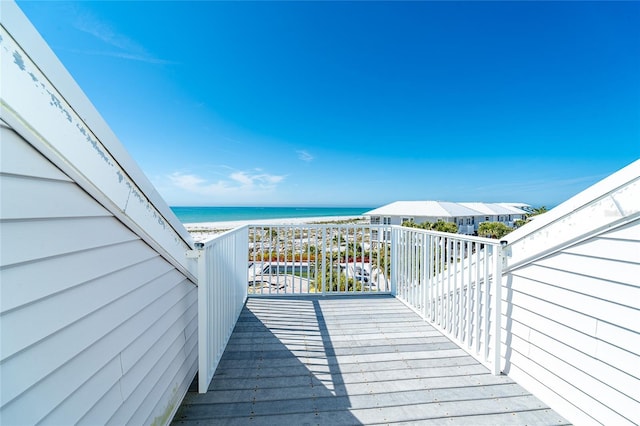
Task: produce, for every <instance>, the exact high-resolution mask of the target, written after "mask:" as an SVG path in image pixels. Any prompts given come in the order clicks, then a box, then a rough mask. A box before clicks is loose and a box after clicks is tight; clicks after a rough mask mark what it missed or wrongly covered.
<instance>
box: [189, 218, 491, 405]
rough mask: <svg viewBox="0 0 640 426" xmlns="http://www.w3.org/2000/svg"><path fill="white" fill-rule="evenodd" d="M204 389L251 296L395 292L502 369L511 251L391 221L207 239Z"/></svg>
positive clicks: (201, 270)
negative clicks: (506, 254) (506, 263)
mask: <svg viewBox="0 0 640 426" xmlns="http://www.w3.org/2000/svg"><path fill="white" fill-rule="evenodd" d="M190 257H192V258H195V259H197V260H198V339H199V343H198V347H199V349H198V356H199V361H198V362H199V372H198V375H199V376H198V380H199V387H198V391H199V392H201V393H203V392H206V391H207V388H208V386H209V383H210V381H211V379H212V378H213V375H214V373H215V370H216V367H217V365H218V363H219V361H220V358H221V356H222V353H223V352H224V348H225V346H226V344H227V342H228V340H229V337H230V336H231V333H232V331H233V328H234V326H235V324H236V322H237V319H238V316H239V315H240V312H241V311H242V307H243V305H244V303H245V301H246V298H247V297H248V296H252V297H269V296H296V295H328V294H340V295H363V294H369V295H373V294H393V295H395V296H396V297H397V298H398V299H399V300H401V301H402V302H403V303H405V304H406V305H407V306H409V307H410V308H412V309H413V310H414V311H415V312H417V313H418V314H419V315H421V316H422V317H423V318H424V319H425V320H427V321H429V322H430V323H431V324H433V325H434V326H435V327H436V328H438V329H439V330H440V331H442V332H443V333H444V334H445V335H446V336H447V337H449V338H450V339H452V340H453V341H454V342H456V343H457V344H458V345H459V346H460V347H461V348H463V349H464V350H466V351H467V352H469V353H470V354H471V355H473V356H474V357H475V358H476V359H478V360H479V361H480V362H482V363H483V364H485V365H487V366H488V367H490V368H491V369H492V370H493V373H494V374H499V373H500V361H501V360H500V312H501V307H500V298H501V294H500V293H501V279H502V247H501V245H500V243H499V242H498V241H496V240H489V239H486V238H478V237H469V236H464V235H460V234H447V233H441V232H434V231H425V230H421V229H416V228H406V227H400V226H395V225H394V226H391V225H353V224H347V225H295V226H293V225H264V226H262V225H251V226H245V227H242V228H238V229H236V230H233V231H229V232H226V233H224V234H221V235H219V236H217V237H215V238H214V239H212V240H210V241H208V242H206V243H198V244H197V245H196V250H193V251H191V252H190Z"/></svg>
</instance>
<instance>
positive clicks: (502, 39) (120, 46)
mask: <svg viewBox="0 0 640 426" xmlns="http://www.w3.org/2000/svg"><path fill="white" fill-rule="evenodd" d="M18 5H19V6H20V7H21V8H22V10H23V11H24V12H25V14H26V15H27V16H28V17H29V18H30V20H31V21H32V22H33V23H34V25H35V27H36V28H37V29H38V30H39V31H40V33H41V34H42V36H43V37H44V39H45V40H47V42H48V43H49V45H50V46H51V48H52V49H53V50H54V52H55V53H56V54H57V55H58V57H59V58H60V60H61V61H62V63H63V64H64V65H65V66H66V67H67V69H68V70H69V72H70V73H71V74H72V75H73V77H74V78H75V79H76V81H77V82H78V84H79V85H80V87H81V88H82V89H83V90H84V91H85V93H86V94H87V96H88V97H89V98H90V99H91V101H92V102H93V103H94V105H95V106H96V108H97V109H98V111H100V113H101V114H102V116H103V117H104V118H105V120H106V121H107V123H108V124H109V125H110V126H111V128H112V129H113V130H114V132H115V133H116V135H117V136H118V137H119V139H120V141H121V142H122V143H123V145H124V146H125V147H126V148H127V149H128V150H129V152H130V153H131V155H132V156H133V158H134V159H136V161H138V163H139V164H140V166H141V168H142V170H143V171H144V172H145V173H146V174H147V176H148V177H149V179H150V180H151V181H152V182H153V183H154V185H155V186H156V187H157V189H158V191H159V192H160V193H161V194H162V195H163V196H164V197H165V199H166V200H167V201H168V203H169V204H170V205H173V206H178V205H182V206H185V205H191V206H199V205H211V206H243V205H246V206H270V205H289V206H297V205H327V206H363V207H376V206H379V205H382V204H386V203H389V202H392V201H396V200H443V201H485V202H500V201H505V202H525V203H529V204H532V205H534V206H541V205H546V206H553V205H556V204H559V203H560V202H562V201H564V200H566V199H567V198H569V197H571V196H573V195H575V194H576V193H578V192H580V191H581V190H583V189H585V188H587V187H588V186H590V185H592V184H594V183H595V182H597V181H598V180H600V179H602V178H604V177H605V176H607V175H609V174H611V173H612V172H614V171H616V170H618V169H620V168H622V167H624V166H626V165H627V164H629V163H631V162H632V161H634V160H636V159H638V158H639V157H640V26H638V25H637V23H638V22H640V3H639V2H446V1H443V2H402V3H400V2H206V1H196V2H182V1H180V2H178V1H164V2H148V1H140V2H96V1H91V2H36V1H18Z"/></svg>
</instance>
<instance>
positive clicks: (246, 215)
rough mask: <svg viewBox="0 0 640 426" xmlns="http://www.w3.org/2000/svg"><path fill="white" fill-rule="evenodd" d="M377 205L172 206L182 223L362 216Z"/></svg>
mask: <svg viewBox="0 0 640 426" xmlns="http://www.w3.org/2000/svg"><path fill="white" fill-rule="evenodd" d="M374 208H375V207H171V210H173V212H174V213H175V214H176V216H178V219H180V222H182V223H196V222H227V221H232V220H260V219H288V218H292V217H326V216H360V215H362V214H363V213H364V212H367V211H369V210H373V209H374Z"/></svg>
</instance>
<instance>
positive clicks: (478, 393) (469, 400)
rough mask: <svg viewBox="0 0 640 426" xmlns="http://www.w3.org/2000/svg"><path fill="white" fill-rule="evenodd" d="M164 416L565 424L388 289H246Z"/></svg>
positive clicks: (284, 421) (230, 420)
mask: <svg viewBox="0 0 640 426" xmlns="http://www.w3.org/2000/svg"><path fill="white" fill-rule="evenodd" d="M196 390H197V387H196V386H195V385H192V387H191V390H190V392H189V393H188V394H187V396H186V398H185V399H184V401H183V404H182V406H181V407H180V409H179V410H178V413H177V414H176V416H175V418H174V420H173V422H174V423H173V424H216V425H227V424H238V425H245V424H264V425H306V424H308V425H312V424H313V425H316V424H321V425H340V424H344V425H357V424H388V423H404V424H443V423H446V424H491V425H495V424H518V425H524V424H546V425H550V424H567V421H566V420H565V419H563V418H562V417H560V416H559V415H558V414H556V413H555V412H553V411H552V410H551V409H549V408H548V407H547V406H546V405H545V404H543V403H542V402H541V401H539V400H538V399H537V398H536V397H534V396H533V395H531V394H530V393H528V392H527V391H526V390H524V389H523V388H522V387H520V386H519V385H517V384H516V383H514V382H513V381H512V380H511V379H509V377H507V376H493V375H491V374H490V373H489V371H488V370H487V369H486V368H485V367H484V366H482V365H481V364H479V363H478V362H477V361H476V360H475V359H473V358H472V357H471V356H469V355H467V354H466V353H465V352H464V351H463V350H461V349H460V348H458V347H457V346H456V345H455V344H453V343H452V342H451V341H449V340H448V339H447V338H445V337H443V336H442V334H440V333H439V332H438V331H436V330H435V329H434V328H433V327H431V326H430V325H429V324H428V323H425V322H424V321H422V320H421V319H420V318H419V317H418V316H417V315H416V314H415V313H414V312H412V311H411V310H410V309H408V308H407V307H405V306H404V305H403V304H402V303H401V302H400V301H398V300H396V299H395V298H393V297H391V296H366V297H326V298H319V297H315V298H311V297H309V298H251V299H249V300H248V301H247V304H246V306H245V308H244V310H243V312H242V314H241V316H240V319H239V321H238V324H237V325H236V328H235V330H234V332H233V335H232V336H231V339H230V341H229V345H228V346H227V349H226V351H225V353H224V355H223V357H222V360H221V362H220V365H219V367H218V370H217V371H216V375H215V377H214V379H213V381H212V383H211V385H210V387H209V391H208V392H207V393H206V394H198V393H197V392H196Z"/></svg>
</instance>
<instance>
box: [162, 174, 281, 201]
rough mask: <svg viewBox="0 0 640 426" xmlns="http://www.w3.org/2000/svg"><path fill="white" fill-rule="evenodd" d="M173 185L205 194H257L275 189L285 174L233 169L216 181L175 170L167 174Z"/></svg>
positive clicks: (191, 191)
mask: <svg viewBox="0 0 640 426" xmlns="http://www.w3.org/2000/svg"><path fill="white" fill-rule="evenodd" d="M168 178H169V181H170V182H171V184H172V185H173V186H174V187H177V188H179V189H181V190H184V191H188V192H190V193H194V194H200V195H206V196H227V195H229V194H232V193H243V194H245V195H248V194H253V195H255V194H259V193H265V192H271V191H273V190H275V189H276V187H277V186H278V184H279V183H281V182H283V181H284V179H285V176H282V175H272V174H269V173H264V172H261V171H260V170H253V171H234V172H232V173H230V174H229V175H228V176H227V177H226V178H223V179H219V180H217V181H208V180H207V179H204V178H202V177H200V176H197V175H194V174H186V173H180V172H175V173H172V174H170V175H169V176H168Z"/></svg>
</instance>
